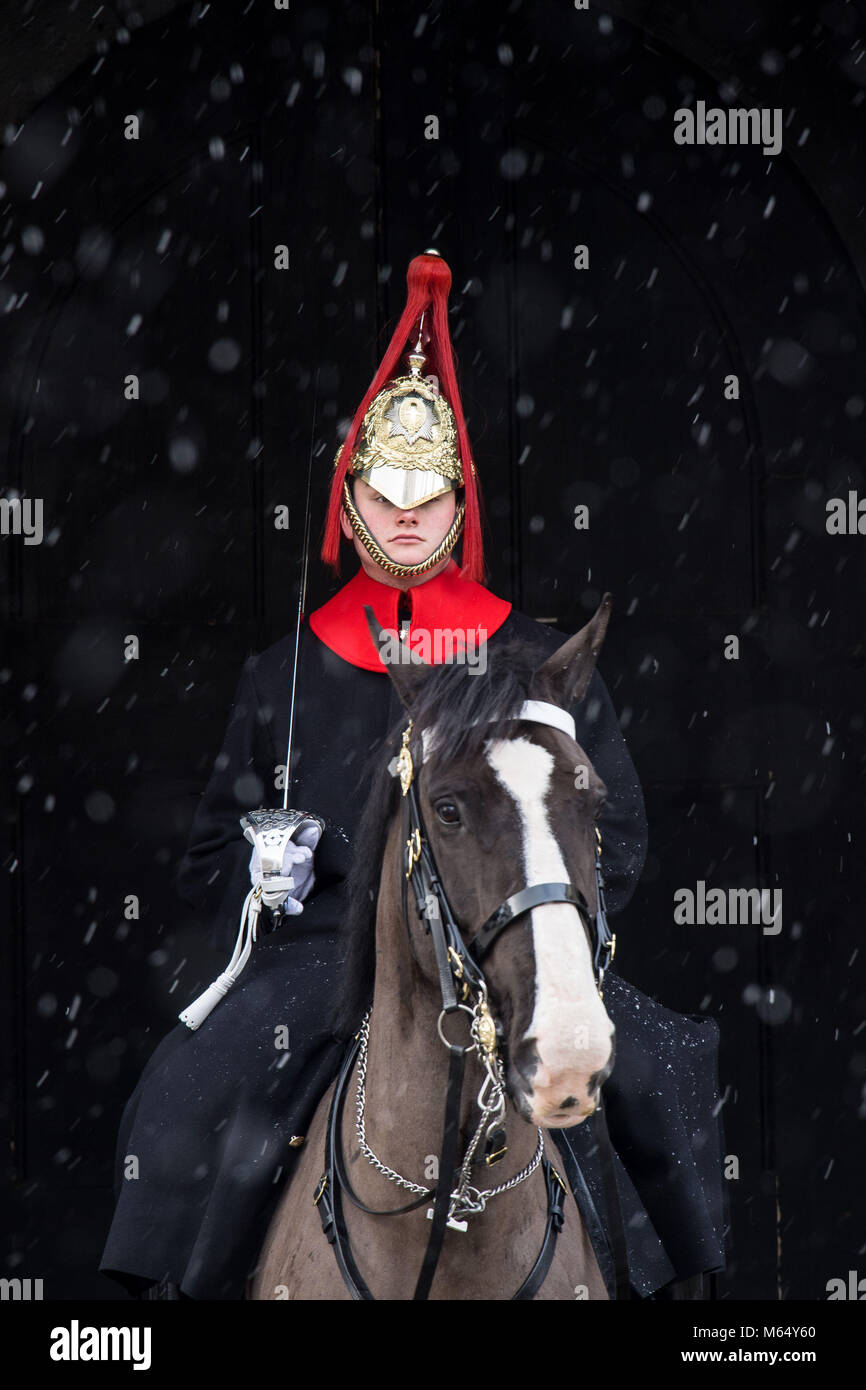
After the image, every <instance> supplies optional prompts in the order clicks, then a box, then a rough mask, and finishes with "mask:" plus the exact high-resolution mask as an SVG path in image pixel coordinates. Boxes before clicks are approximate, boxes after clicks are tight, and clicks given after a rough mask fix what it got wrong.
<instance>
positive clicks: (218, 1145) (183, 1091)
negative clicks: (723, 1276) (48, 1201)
mask: <svg viewBox="0 0 866 1390" xmlns="http://www.w3.org/2000/svg"><path fill="white" fill-rule="evenodd" d="M513 638H520V639H523V640H526V641H534V642H536V643H537V644H538V647H539V650H540V657H539V659H543V657H544V656H545V655H548V654H549V653H550V652H552V651H554V650H556V648H557V647H558V646H560V645H561V643H562V642H563V641H564V640H565V634H563V633H560V632H556V631H555V630H553V629H551V628H549V627H546V626H545V625H543V624H540V623H537V622H535V621H534V620H533V619H531V618H528V617H526V616H525V615H523V614H521V613H518V612H516V611H514V610H512V611H511V612H510V614H509V616H508V617H507V618H506V620H505V622H504V624H503V625H502V626H501V627H500V628H499V630H498V631H497V632H496V633H494V634H493V635H492V636H491V637H490V638H489V642H490V644H491V645H493V644H495V643H498V642H503V641H507V640H509V639H513ZM293 650H294V638H293V637H291V638H289V637H285V638H283V639H281V640H280V641H278V642H276V643H274V645H273V646H271V647H269V648H268V649H267V650H266V651H264V652H262V653H260V654H258V655H256V656H253V657H251V658H250V659H249V660H248V661H247V662H246V663H245V665H244V668H243V671H242V674H241V678H240V681H239V684H238V687H237V692H236V695H235V699H234V704H233V708H232V711H231V717H230V719H229V723H228V728H227V731H226V735H225V740H224V743H223V747H222V750H221V752H220V754H219V756H218V757H217V759H216V763H215V766H214V770H213V773H212V776H211V778H210V781H209V783H208V786H207V789H206V791H205V793H204V795H203V797H202V799H201V802H200V804H199V807H198V810H197V812H196V815H195V818H194V822H193V826H192V831H191V836H190V842H189V848H188V851H187V854H186V857H185V858H184V860H183V862H182V864H181V867H180V871H179V874H178V878H177V884H178V889H179V891H180V893H181V895H182V896H183V897H184V898H185V899H186V900H187V901H188V902H189V903H190V904H192V905H194V906H195V907H197V908H199V909H205V910H207V911H208V912H209V913H210V914H211V915H212V920H213V922H214V932H215V939H219V942H220V944H221V945H223V946H224V947H225V949H226V953H227V954H228V952H229V951H230V950H231V947H232V945H233V943H234V938H235V934H236V932H237V926H238V919H239V915H240V909H241V906H242V904H243V901H244V897H245V895H246V893H247V891H248V890H249V886H250V883H249V874H248V864H249V856H250V847H249V845H248V844H247V843H246V841H245V840H244V839H243V837H242V834H241V831H240V828H239V825H238V820H239V817H240V816H241V815H242V814H243V813H244V812H245V811H248V810H250V809H252V808H254V807H256V806H260V805H270V806H273V805H279V804H281V800H282V795H281V793H276V792H275V791H274V774H275V769H276V768H277V767H279V766H280V765H281V764H282V763H283V762H284V760H285V750H286V741H287V737H288V691H289V689H290V683H291V674H292V664H293ZM400 713H401V710H400V706H399V704H398V700H397V696H396V693H395V691H394V688H393V686H392V684H391V681H390V680H389V679H388V677H387V675H386V674H385V673H384V672H377V671H367V670H363V669H361V668H360V667H358V666H355V665H353V664H350V663H349V662H348V661H345V660H343V659H342V657H340V656H337V655H336V654H335V653H334V652H333V651H331V650H330V648H329V647H328V646H326V645H325V644H324V642H322V641H320V639H319V638H318V637H316V636H315V634H314V633H313V632H312V631H311V630H310V628H309V626H308V624H307V622H306V621H305V622H304V624H303V627H302V635H301V655H300V660H299V674H298V690H297V703H296V712H295V740H294V741H295V752H294V754H293V773H294V776H295V778H296V780H295V786H294V789H293V795H292V803H293V805H296V806H301V807H303V808H305V809H308V810H314V811H316V812H317V813H318V814H319V815H321V816H322V817H324V819H325V821H326V831H325V834H324V835H323V837H322V840H321V842H320V844H319V846H318V848H317V850H316V853H315V861H314V862H315V872H316V882H315V887H314V889H313V891H312V892H311V894H310V896H309V897H308V898H307V900H306V902H305V904H304V910H303V913H302V914H301V915H300V916H297V917H294V918H291V919H290V920H289V922H288V923H287V924H286V925H285V926H283V927H281V928H280V929H279V930H278V931H274V932H272V933H270V934H269V935H267V936H265V937H263V938H262V939H260V941H259V942H258V943H257V945H256V947H255V949H254V952H253V956H252V958H251V960H250V963H249V964H248V965H247V967H246V969H245V971H244V972H243V974H242V976H241V978H240V981H239V982H238V983H237V984H236V985H235V986H234V988H233V989H232V990H230V991H229V994H228V995H227V996H226V998H225V999H224V1000H222V1001H221V1003H220V1004H219V1005H218V1006H217V1008H216V1009H215V1010H214V1011H213V1013H212V1014H211V1015H210V1017H209V1018H208V1019H207V1020H206V1022H205V1023H204V1024H203V1025H202V1027H201V1028H200V1029H199V1030H198V1031H196V1032H190V1031H189V1030H188V1029H187V1028H186V1027H185V1026H184V1025H182V1024H180V1023H178V1024H177V1026H176V1027H175V1028H174V1029H173V1030H172V1031H171V1032H170V1033H169V1034H168V1036H167V1037H166V1038H164V1039H163V1041H162V1042H161V1043H160V1044H159V1046H158V1047H157V1048H156V1050H155V1052H154V1054H153V1055H152V1057H151V1058H150V1060H149V1062H148V1064H147V1066H146V1068H145V1070H144V1072H143V1074H142V1076H141V1079H140V1081H139V1083H138V1086H137V1087H136V1090H135V1091H134V1093H133V1095H132V1096H131V1098H130V1100H129V1102H128V1103H127V1106H126V1108H125V1110H124V1113H123V1118H122V1122H121V1128H120V1134H119V1138H118V1146H117V1167H116V1198H117V1202H116V1208H115V1213H114V1218H113V1221H112V1224H111V1228H110V1231H109V1235H108V1239H107V1243H106V1246H105V1249H104V1252H103V1256H102V1260H101V1263H100V1269H101V1270H102V1271H103V1272H104V1273H106V1274H109V1275H111V1276H112V1277H114V1278H116V1279H118V1280H119V1281H120V1282H121V1283H123V1284H124V1285H125V1286H126V1287H127V1288H128V1289H130V1290H131V1291H139V1290H140V1289H141V1288H143V1287H144V1286H146V1285H149V1284H152V1283H154V1282H156V1281H160V1280H168V1281H170V1282H171V1283H173V1284H176V1285H178V1286H179V1287H180V1289H181V1291H182V1292H183V1293H184V1294H186V1295H187V1296H189V1297H192V1298H197V1299H239V1298H241V1297H242V1296H243V1291H244V1282H245V1279H246V1276H247V1274H248V1273H249V1271H250V1270H251V1268H252V1266H253V1265H254V1263H255V1259H256V1256H257V1254H258V1251H259V1249H260V1247H261V1244H262V1242H263V1239H264V1235H265V1233H266V1230H267V1226H268V1223H269V1221H270V1218H271V1216H272V1214H273V1210H274V1207H275V1204H276V1201H277V1198H278V1196H279V1195H280V1192H281V1189H282V1187H283V1185H284V1183H285V1181H286V1180H287V1178H289V1177H290V1175H291V1171H292V1165H293V1163H294V1162H295V1161H296V1157H297V1152H298V1151H297V1150H296V1149H293V1148H291V1147H290V1146H289V1140H290V1138H291V1137H292V1135H296V1134H304V1133H305V1132H306V1129H307V1126H308V1124H309V1122H310V1120H311V1118H312V1114H313V1112H314V1110H315V1108H316V1106H317V1104H318V1102H319V1100H320V1099H321V1096H322V1094H323V1092H324V1091H325V1090H326V1089H327V1087H328V1085H329V1084H330V1082H331V1080H332V1079H333V1077H334V1074H335V1072H336V1070H337V1068H338V1065H339V1062H340V1060H341V1055H342V1050H343V1049H342V1044H339V1043H337V1042H335V1040H334V1039H333V1038H332V1036H331V1035H330V1033H329V1032H328V1031H327V1028H326V1019H327V1017H328V1015H329V1010H330V1006H331V1003H332V999H333V995H334V990H335V987H336V984H337V979H338V973H339V966H340V958H339V951H340V949H341V948H340V942H339V939H338V926H339V923H340V920H341V916H342V913H343V892H344V886H343V885H344V880H345V878H346V875H347V872H348V869H349V864H350V857H351V848H352V840H353V835H354V833H355V830H356V826H357V823H358V820H359V817H360V812H361V809H362V806H363V800H364V791H363V788H362V787H359V785H358V779H359V774H360V773H361V770H362V768H363V767H364V764H365V763H366V761H367V759H368V756H369V754H370V752H371V750H372V748H373V747H374V745H375V744H376V743H377V741H378V740H381V739H382V738H383V737H384V735H385V734H386V732H387V731H388V730H389V729H390V728H392V726H394V725H395V724H396V722H397V721H398V719H399V716H400ZM572 713H573V714H574V717H575V721H576V725H577V737H578V741H579V742H580V744H581V746H582V747H583V748H584V750H585V751H586V753H587V754H588V756H589V757H590V759H591V760H592V763H593V765H594V767H595V769H596V771H597V772H598V774H599V776H600V777H601V778H602V780H603V781H604V782H605V784H606V786H607V791H608V798H609V799H608V802H607V804H606V806H605V808H604V810H603V812H602V815H601V818H600V822H599V823H600V827H601V831H602V836H603V856H602V867H603V873H604V878H605V884H606V897H607V905H608V910H609V914H610V915H611V916H615V914H616V913H618V912H619V911H621V910H622V908H623V907H624V906H625V905H626V903H627V902H628V901H629V898H630V897H631V895H632V893H633V891H634V888H635V885H636V883H637V881H638V878H639V876H640V873H641V870H642V867H643V862H644V857H645V853H646V817H645V811H644V803H643V796H642V793H641V788H640V784H639V781H638V778H637V775H636V773H635V770H634V767H633V764H632V761H631V758H630V756H629V753H628V750H627V748H626V744H625V740H624V739H623V736H622V732H621V730H620V727H619V723H618V720H617V717H616V714H615V712H614V709H613V705H612V703H611V699H610V695H609V694H608V691H607V687H606V685H605V683H604V680H603V678H602V676H601V674H600V672H599V671H598V670H596V671H595V673H594V674H593V677H592V681H591V684H590V687H589V690H588V692H587V696H586V698H585V700H584V701H583V702H582V704H581V705H579V706H576V707H575V708H574V709H573V711H572ZM386 756H387V755H386ZM613 925H614V927H615V926H616V922H615V920H614V923H613ZM206 983H208V982H207V981H202V982H201V987H202V988H203V987H204V985H205V984H206ZM180 1002H181V1003H183V1004H184V1005H185V1004H186V1003H189V1002H191V999H184V1000H182V1001H180ZM605 1006H606V1008H607V1010H608V1012H609V1014H610V1016H611V1018H612V1020H613V1022H614V1024H615V1026H616V1030H617V1053H616V1065H615V1068H614V1072H613V1075H612V1077H611V1079H610V1080H609V1081H608V1082H607V1083H606V1085H605V1088H604V1093H605V1104H606V1111H607V1118H608V1127H609V1130H610V1134H611V1138H612V1141H613V1144H614V1147H615V1150H616V1154H617V1159H616V1168H617V1180H618V1185H619V1189H620V1195H621V1202H622V1206H623V1211H624V1216H625V1222H626V1235H627V1240H628V1245H629V1262H630V1274H631V1282H632V1285H633V1287H634V1290H635V1291H636V1293H637V1294H638V1295H640V1296H642V1297H646V1296H647V1295H649V1294H651V1293H652V1292H653V1291H655V1290H657V1289H660V1288H661V1287H662V1286H664V1285H666V1284H668V1283H669V1282H670V1281H672V1280H674V1279H685V1278H688V1277H690V1276H692V1275H694V1274H697V1273H700V1272H706V1271H711V1270H717V1269H720V1268H722V1267H723V1265H724V1239H723V1224H724V1216H725V1201H724V1195H723V1190H722V1189H723V1184H722V1180H721V1153H722V1144H721V1126H720V1120H719V1119H718V1118H717V1117H718V1115H719V1105H718V1078H717V1051H718V1027H717V1025H716V1024H715V1022H714V1021H713V1020H711V1019H707V1018H704V1017H695V1016H691V1015H688V1016H686V1015H682V1014H678V1013H673V1012H671V1011H670V1010H668V1009H665V1008H663V1007H662V1006H661V1005H659V1004H657V1003H655V1002H654V1001H653V1000H651V999H649V998H648V997H647V996H646V995H644V994H642V993H641V992H640V991H638V990H636V989H635V988H634V987H633V986H631V985H629V984H627V983H626V982H625V981H624V980H623V979H622V978H621V977H620V976H618V975H617V974H616V973H615V971H614V970H611V971H609V973H608V975H607V978H606V981H605ZM282 1024H285V1025H287V1026H288V1029H289V1049H288V1051H286V1050H277V1049H275V1045H274V1038H275V1028H276V1027H277V1026H279V1025H282ZM593 1124H594V1121H593V1119H592V1118H591V1119H589V1120H587V1121H585V1122H584V1123H583V1124H582V1125H580V1126H577V1127H576V1128H574V1129H572V1130H569V1131H567V1132H566V1135H567V1139H568V1141H569V1144H570V1149H569V1147H568V1145H565V1144H564V1141H563V1140H562V1135H560V1136H559V1142H560V1146H561V1148H562V1149H563V1159H564V1162H565V1167H566V1170H567V1171H568V1172H569V1176H570V1177H571V1178H572V1185H573V1186H576V1180H575V1179H574V1176H573V1167H572V1164H573V1158H572V1155H573V1156H574V1157H575V1158H576V1160H577V1161H578V1162H579V1164H580V1168H581V1171H582V1173H583V1175H584V1178H585V1180H586V1183H587V1185H588V1187H589V1191H590V1193H591V1194H592V1195H593V1197H594V1198H595V1201H596V1205H597V1208H598V1211H599V1213H600V1214H601V1216H602V1220H605V1216H604V1202H603V1197H602V1192H601V1188H600V1183H599V1173H598V1165H597V1161H596V1160H597V1154H596V1145H595V1136H594V1131H593ZM129 1155H135V1156H136V1157H137V1159H138V1176H137V1177H136V1178H128V1177H125V1172H128V1171H132V1169H131V1167H128V1166H127V1164H126V1159H127V1157H128V1156H129ZM584 1214H585V1215H586V1212H585V1213H584ZM597 1253H598V1255H599V1259H600V1261H601V1263H602V1268H603V1269H604V1270H605V1272H606V1273H607V1272H608V1270H609V1266H608V1264H607V1256H606V1252H605V1251H604V1250H598V1251H597Z"/></svg>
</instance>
